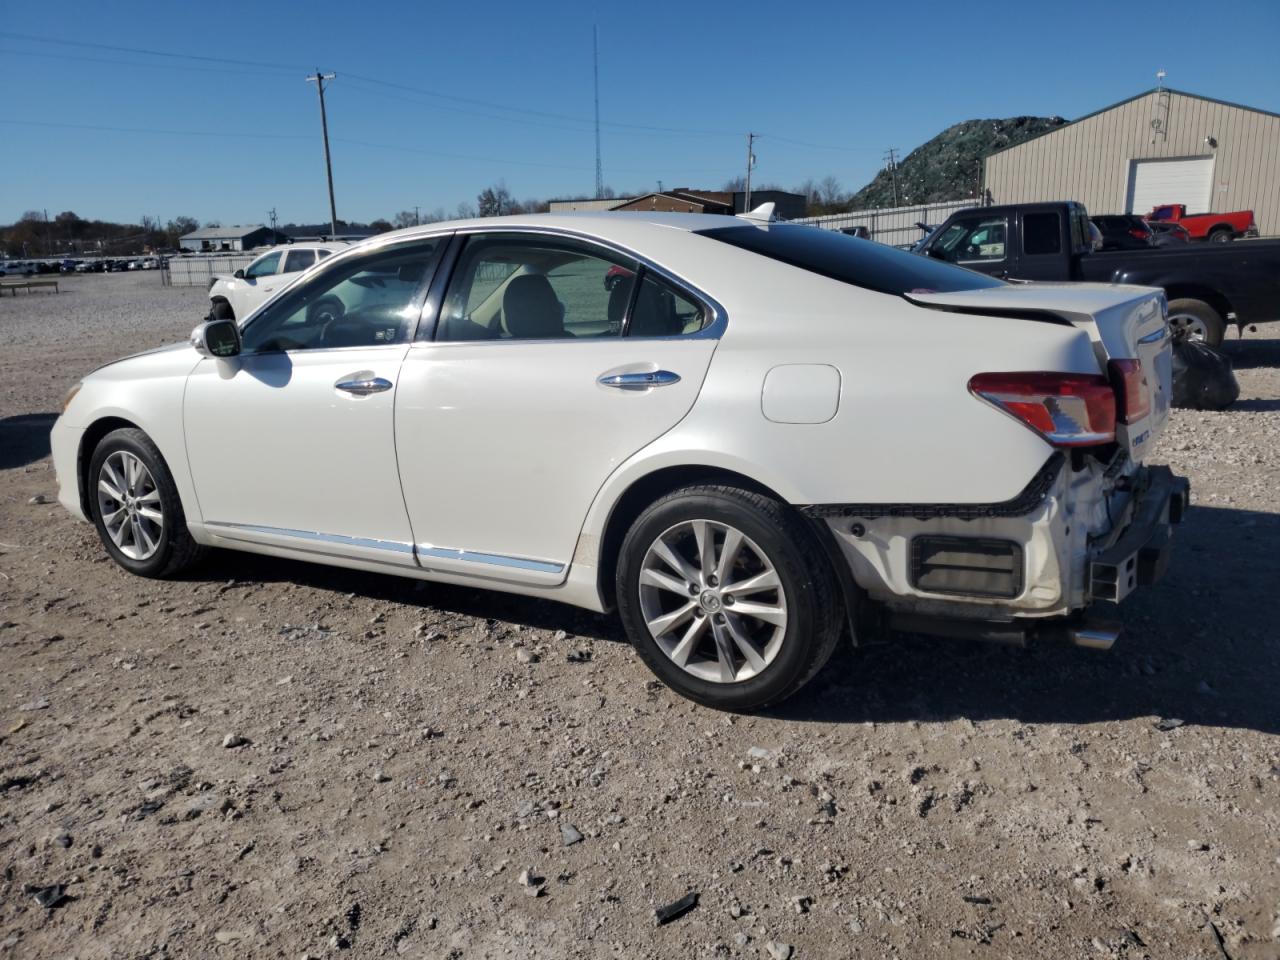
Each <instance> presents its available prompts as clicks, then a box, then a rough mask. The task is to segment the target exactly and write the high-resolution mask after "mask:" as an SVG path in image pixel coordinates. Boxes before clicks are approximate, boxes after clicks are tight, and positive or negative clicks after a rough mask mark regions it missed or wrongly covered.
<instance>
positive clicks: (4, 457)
mask: <svg viewBox="0 0 1280 960" xmlns="http://www.w3.org/2000/svg"><path fill="white" fill-rule="evenodd" d="M57 419H58V415H57V414H56V413H23V414H20V415H18V416H16V417H4V418H2V419H0V470H11V469H13V468H14V467H25V466H26V465H27V464H29V463H35V462H36V461H37V460H43V459H44V458H45V457H47V456H48V455H49V430H50V429H51V428H52V427H53V421H55V420H57Z"/></svg>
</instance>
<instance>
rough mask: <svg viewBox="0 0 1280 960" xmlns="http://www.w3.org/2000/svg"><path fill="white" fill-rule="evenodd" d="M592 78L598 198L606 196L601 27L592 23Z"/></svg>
mask: <svg viewBox="0 0 1280 960" xmlns="http://www.w3.org/2000/svg"><path fill="white" fill-rule="evenodd" d="M591 78H592V81H593V82H594V84H595V92H596V199H597V200H599V199H601V198H602V197H604V166H603V165H602V163H601V160H600V28H599V27H598V26H596V25H595V24H592V25H591Z"/></svg>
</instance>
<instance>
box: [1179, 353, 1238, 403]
mask: <svg viewBox="0 0 1280 960" xmlns="http://www.w3.org/2000/svg"><path fill="white" fill-rule="evenodd" d="M1239 396H1240V384H1239V383H1237V382H1236V375H1235V371H1233V370H1232V369H1231V358H1230V357H1228V356H1227V355H1226V354H1225V353H1220V352H1218V351H1217V350H1215V349H1213V347H1210V346H1208V345H1206V344H1204V343H1201V342H1200V341H1198V340H1182V339H1178V340H1174V341H1173V405H1174V406H1175V407H1188V408H1190V409H1192V410H1225V409H1226V408H1227V407H1229V406H1231V404H1233V403H1235V402H1236V400H1237V398H1239Z"/></svg>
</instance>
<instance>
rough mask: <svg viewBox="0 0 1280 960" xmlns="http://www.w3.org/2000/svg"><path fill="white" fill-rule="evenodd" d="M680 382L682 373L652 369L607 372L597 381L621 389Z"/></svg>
mask: <svg viewBox="0 0 1280 960" xmlns="http://www.w3.org/2000/svg"><path fill="white" fill-rule="evenodd" d="M679 382H680V374H678V373H672V372H671V371H670V370H651V371H649V372H647V373H606V374H605V375H604V376H603V377H601V378H600V379H599V380H597V381H596V383H598V384H600V385H601V386H602V387H617V388H618V389H619V390H647V389H649V387H665V386H669V385H670V384H673V383H679Z"/></svg>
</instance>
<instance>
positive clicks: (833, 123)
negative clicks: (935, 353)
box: [0, 0, 1280, 224]
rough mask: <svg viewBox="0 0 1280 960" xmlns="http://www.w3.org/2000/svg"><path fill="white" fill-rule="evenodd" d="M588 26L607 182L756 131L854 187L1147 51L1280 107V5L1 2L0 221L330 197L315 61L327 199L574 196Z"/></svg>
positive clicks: (1111, 81) (307, 209)
mask: <svg viewBox="0 0 1280 960" xmlns="http://www.w3.org/2000/svg"><path fill="white" fill-rule="evenodd" d="M54 10H56V16H51V15H50V13H51V11H54ZM593 22H594V23H597V24H598V25H599V32H600V99H601V119H602V121H603V133H602V140H603V157H604V173H605V182H606V183H608V184H609V185H611V186H613V187H614V188H615V189H617V190H619V191H629V190H636V189H653V188H656V186H657V181H658V180H661V181H662V182H663V184H664V185H665V186H667V187H673V186H702V187H709V188H718V187H720V186H721V185H722V184H723V183H724V181H725V180H726V179H728V178H730V177H733V176H736V175H739V174H740V173H742V169H743V162H744V154H745V134H746V132H747V131H748V130H754V131H758V132H761V133H762V134H764V136H763V138H762V139H761V140H760V141H759V143H758V144H757V147H756V155H757V158H758V163H757V167H756V172H755V177H756V178H757V182H760V181H768V182H776V183H779V184H781V185H783V186H784V187H791V186H793V185H795V184H797V183H799V182H800V181H802V180H803V179H805V178H806V177H814V178H821V177H823V176H826V175H828V174H831V175H834V176H836V177H838V178H839V179H840V181H841V182H842V183H843V184H844V185H845V186H846V187H849V188H856V187H859V186H861V185H862V184H863V183H865V182H866V181H867V180H869V179H870V178H871V176H873V175H874V173H875V171H876V170H877V168H878V167H879V166H880V165H881V164H882V162H883V161H882V157H883V154H884V151H885V150H886V149H887V148H888V147H891V146H892V147H897V148H898V149H899V150H900V151H901V152H902V153H904V154H905V153H906V152H908V151H909V150H911V149H912V148H914V147H916V146H918V145H919V144H920V143H922V142H923V141H925V140H927V139H928V138H929V137H931V136H933V135H934V134H935V133H937V132H938V131H940V130H941V129H943V128H944V127H946V126H949V125H950V124H952V123H956V122H958V121H961V120H967V119H972V118H975V117H1007V116H1014V115H1018V114H1037V115H1050V114H1059V115H1062V116H1065V117H1068V118H1072V117H1077V116H1080V115H1082V114H1085V113H1088V112H1090V111H1093V110H1095V109H1098V108H1100V107H1103V106H1106V105H1107V104H1110V103H1113V102H1115V101H1117V100H1121V99H1124V98H1125V97H1128V96H1132V95H1133V94H1135V93H1138V92H1140V91H1142V90H1144V89H1147V88H1149V87H1151V86H1153V85H1154V75H1155V72H1156V70H1157V69H1158V68H1160V67H1163V68H1164V69H1165V70H1167V71H1168V80H1167V83H1168V84H1169V85H1170V86H1172V87H1174V88H1176V89H1181V90H1186V91H1189V92H1192V93H1199V94H1203V95H1206V96H1212V97H1217V98H1220V99H1224V100H1231V101H1236V102H1239V103H1244V104H1248V105H1251V106H1256V107H1260V108H1263V109H1268V110H1280V68H1277V66H1276V47H1277V41H1280V2H1276V0H1256V2H1246V0H1233V2H1229V3H1216V4H1208V3H1205V2H1203V0H1198V2H1183V0H1162V2H1136V0H1127V2H1117V0H1111V2H1105V3H1104V2H1072V3H1044V2H1040V0H1022V2H990V3H981V2H969V3H956V2H943V3H935V2H932V0H927V2H920V0H917V2H913V3H875V4H870V3H862V2H845V3H838V2H829V3H804V2H793V3H789V4H780V3H776V2H774V3H756V2H750V0H738V2H730V3H688V2H685V3H668V2H650V3H641V4H637V3H635V2H634V0H632V2H627V3H609V2H599V3H588V2H579V0H564V2H541V3H529V2H527V0H526V2H520V3H505V2H500V0H486V2H484V3H466V4H463V3H424V2H419V3H407V2H406V3H384V2H377V0H365V2H363V3H353V2H351V0H342V2H331V0H310V2H305V3H300V2H293V0H276V2H261V0H259V2H254V3H239V2H234V0H223V2H219V3H217V4H206V3H201V4H195V3H174V4H149V5H146V6H145V7H144V6H143V5H142V4H125V3H96V2H95V3H82V2H76V0H61V2H59V3H57V4H55V5H53V6H49V5H47V4H38V3H32V2H18V0H0V90H3V91H4V96H3V97H2V98H0V144H3V146H2V147H0V222H8V221H11V220H13V219H15V218H17V217H18V216H19V215H20V214H21V213H22V212H23V211H24V210H27V209H43V208H47V209H48V211H49V215H50V216H51V217H52V216H53V215H54V214H55V213H57V212H58V211H61V210H74V211H75V212H77V213H78V214H80V215H81V216H83V217H89V218H95V217H96V218H102V219H110V220H129V221H136V220H137V219H138V218H139V217H140V216H141V215H143V214H150V215H153V216H158V217H160V218H161V219H166V220H167V219H169V218H170V217H173V216H176V215H179V214H185V215H190V216H194V217H196V218H197V219H200V220H202V221H205V220H215V219H216V220H220V221H221V222H223V223H225V224H231V223H250V222H262V221H264V220H265V219H266V217H267V211H268V210H270V209H271V208H272V207H275V208H276V210H277V212H278V215H279V218H280V221H281V222H282V223H284V222H290V221H296V222H309V221H310V222H315V221H320V220H323V219H326V218H327V196H326V192H325V181H324V164H323V157H322V151H321V145H320V135H319V126H320V124H319V108H318V106H317V103H316V93H315V88H314V85H313V84H307V83H305V82H304V81H303V75H304V73H306V72H307V71H308V70H311V69H314V68H316V67H319V68H320V69H322V70H324V71H335V72H336V73H337V74H338V78H337V80H335V81H334V82H333V83H332V85H331V86H330V87H329V90H328V93H327V99H328V105H329V124H330V136H331V138H332V150H333V168H334V181H335V189H336V194H337V207H338V215H339V216H340V217H343V218H346V219H350V220H370V219H373V218H375V217H382V216H385V217H391V216H392V215H394V214H395V212H396V211H398V210H403V209H408V208H412V207H413V206H414V205H415V204H417V205H418V206H420V207H421V208H422V209H423V210H424V211H427V210H432V209H435V208H437V207H443V208H444V209H446V210H448V211H452V210H453V209H454V208H456V206H457V205H458V204H459V203H460V202H463V201H467V202H474V200H475V195H476V194H477V193H478V192H479V191H480V190H481V189H483V188H484V187H485V186H487V185H489V184H491V183H493V182H495V181H498V180H503V181H505V183H506V185H507V187H508V188H509V189H510V190H511V192H512V193H513V194H514V195H515V196H516V197H518V198H527V197H547V196H553V195H554V196H566V195H578V196H586V195H590V194H591V193H592V191H593V189H594V177H595V173H594V163H595V160H594V145H593V144H594V139H593V132H592V126H591V115H592V83H591V26H592V23H593ZM34 38H46V39H44V40H41V39H34ZM48 40H58V41H62V42H58V43H55V42H48ZM108 48H129V49H108ZM143 50H145V51H154V52H156V53H168V54H178V55H179V56H157V55H152V54H148V53H142V52H138V51H143ZM1184 50H1185V51H1187V52H1186V53H1182V52H1181V51H1184ZM198 58H205V59H198Z"/></svg>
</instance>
